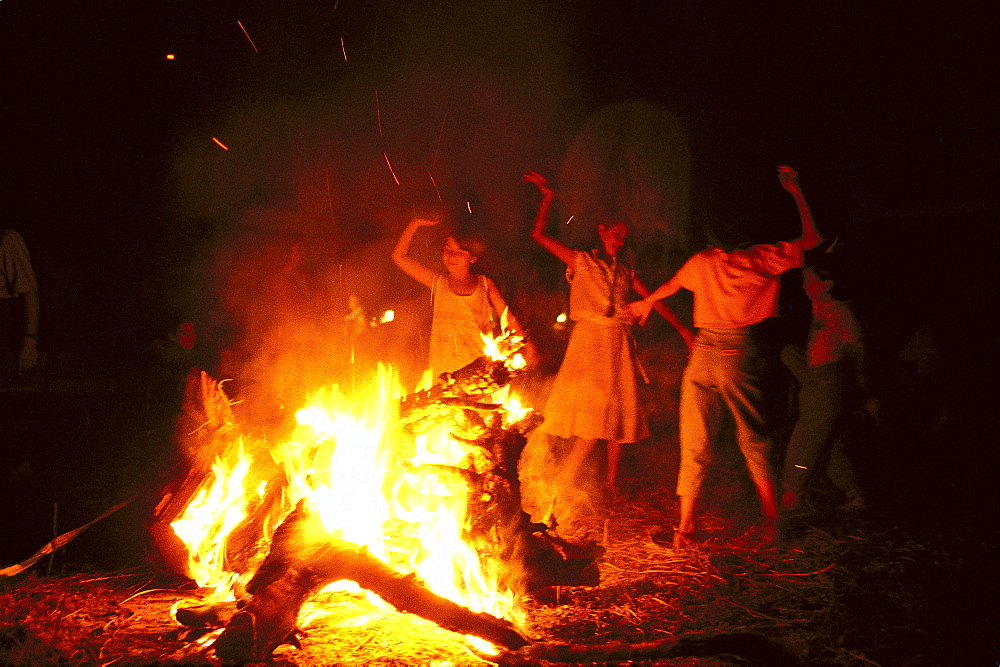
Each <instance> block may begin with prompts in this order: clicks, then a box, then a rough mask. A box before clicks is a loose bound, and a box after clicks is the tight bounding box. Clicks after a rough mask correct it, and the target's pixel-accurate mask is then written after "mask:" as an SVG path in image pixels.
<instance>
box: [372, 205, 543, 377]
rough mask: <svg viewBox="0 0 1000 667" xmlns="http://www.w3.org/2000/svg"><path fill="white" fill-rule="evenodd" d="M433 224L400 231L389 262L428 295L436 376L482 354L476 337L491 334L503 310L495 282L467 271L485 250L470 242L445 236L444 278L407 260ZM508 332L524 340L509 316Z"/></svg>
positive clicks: (422, 222)
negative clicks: (421, 234) (425, 229)
mask: <svg viewBox="0 0 1000 667" xmlns="http://www.w3.org/2000/svg"><path fill="white" fill-rule="evenodd" d="M436 224H438V221H437V220H428V219H425V218H420V217H415V218H413V219H412V220H411V221H410V224H408V225H407V226H406V229H404V230H403V233H402V235H401V236H400V237H399V241H398V242H397V243H396V247H395V248H393V251H392V261H393V262H395V263H396V266H398V267H399V268H400V269H402V270H403V272H404V273H406V274H407V275H408V276H410V277H411V278H413V279H414V280H416V281H417V282H419V283H420V284H422V285H426V286H427V287H429V288H430V290H431V302H432V304H433V305H432V307H433V316H432V319H431V344H430V369H431V372H432V373H433V374H434V375H435V376H437V375H440V374H441V373H451V372H453V371H456V370H458V369H459V368H462V367H463V366H465V365H466V364H468V363H470V362H472V361H474V360H475V359H477V358H479V357H481V356H482V354H483V339H482V336H481V335H480V334H487V335H492V334H493V333H494V332H495V330H496V328H497V326H498V324H499V321H500V317H501V316H502V315H503V313H504V311H505V310H507V304H506V303H505V302H504V300H503V297H502V296H501V295H500V290H499V289H497V286H496V283H494V282H493V281H492V280H490V279H489V278H487V277H486V276H484V275H482V274H478V273H473V272H472V265H473V264H475V262H476V260H478V259H479V256H480V255H481V254H482V252H483V251H484V250H485V246H484V245H483V244H482V243H481V242H479V241H477V240H474V239H458V238H456V237H454V236H449V237H448V238H447V239H445V242H444V248H443V249H442V251H441V259H442V261H443V262H444V267H445V269H446V273H443V274H442V273H438V272H437V271H434V270H432V269H430V268H428V267H426V266H424V265H423V264H421V263H420V262H418V261H416V260H415V259H412V258H410V257H407V252H408V251H409V249H410V242H411V241H412V240H413V236H414V234H416V233H417V230H418V229H420V228H421V227H427V226H431V225H436ZM507 324H508V328H509V329H510V330H511V331H513V332H514V333H516V334H518V335H523V331H522V330H521V327H520V325H519V324H518V323H517V320H516V319H515V318H514V317H513V316H512V315H511V314H510V313H509V312H508V314H507Z"/></svg>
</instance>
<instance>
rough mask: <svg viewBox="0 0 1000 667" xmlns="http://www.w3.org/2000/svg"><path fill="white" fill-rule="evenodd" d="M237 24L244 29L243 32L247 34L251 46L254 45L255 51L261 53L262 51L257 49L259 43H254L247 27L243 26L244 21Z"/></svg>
mask: <svg viewBox="0 0 1000 667" xmlns="http://www.w3.org/2000/svg"><path fill="white" fill-rule="evenodd" d="M236 24H237V25H239V26H240V30H242V31H243V34H244V35H246V36H247V41H249V42H250V46H252V47H253V50H254V53H260V51H258V50H257V45H256V44H254V43H253V40H252V39H250V33H248V32H247V29H246V28H244V27H243V21H237V22H236Z"/></svg>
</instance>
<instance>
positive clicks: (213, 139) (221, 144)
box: [212, 137, 229, 151]
mask: <svg viewBox="0 0 1000 667" xmlns="http://www.w3.org/2000/svg"><path fill="white" fill-rule="evenodd" d="M212 141H214V142H215V143H216V144H218V145H219V147H220V148H222V149H223V150H227V151H228V150H229V146H227V145H225V144H224V143H222V142H221V141H219V140H218V139H216V138H215V137H212Z"/></svg>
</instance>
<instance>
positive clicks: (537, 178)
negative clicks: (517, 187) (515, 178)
mask: <svg viewBox="0 0 1000 667" xmlns="http://www.w3.org/2000/svg"><path fill="white" fill-rule="evenodd" d="M522 180H524V181H526V182H528V183H534V184H535V185H536V186H538V189H539V190H541V192H542V194H543V195H545V196H546V197H551V196H552V195H554V194H555V190H553V189H552V186H550V185H549V182H548V180H547V179H546V178H545V177H544V176H542V175H541V174H539V173H537V172H534V171H529V172H528V173H527V174H525V175H524V177H523V179H522Z"/></svg>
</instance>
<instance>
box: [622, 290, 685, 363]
mask: <svg viewBox="0 0 1000 667" xmlns="http://www.w3.org/2000/svg"><path fill="white" fill-rule="evenodd" d="M632 289H634V290H635V291H636V294H638V295H639V296H641V297H643V298H647V297H649V296H650V294H651V293H650V291H649V289H647V288H646V286H645V285H643V284H642V281H641V280H639V279H638V278H636V277H633V278H632ZM652 307H653V309H654V310H655V311H656V312H658V313H659V314H660V315H662V316H663V319H665V320H666V321H667V322H670V324H672V325H673V326H674V329H676V330H677V333H679V334H680V335H681V338H683V339H684V342H685V343H686V344H687V347H688V350H690V349H691V346H692V345H694V334H693V333H692V332H691V330H690V329H688V328H687V327H686V326H684V323H683V322H681V321H680V320H679V319H677V316H676V315H674V311H672V310H670V308H668V307H667V304H665V303H661V302H659V301H656V302H654V303H653V304H652ZM648 316H649V312H648V311H647V312H646V317H648ZM646 317H643V318H642V322H643V323H645V321H646Z"/></svg>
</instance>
